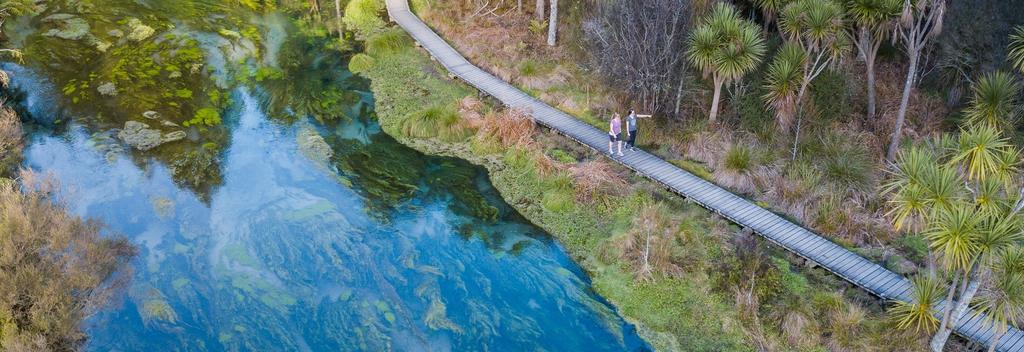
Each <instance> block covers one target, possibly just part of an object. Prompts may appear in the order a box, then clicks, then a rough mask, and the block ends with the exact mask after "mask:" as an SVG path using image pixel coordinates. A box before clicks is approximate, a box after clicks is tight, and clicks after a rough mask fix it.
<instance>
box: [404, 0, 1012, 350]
mask: <svg viewBox="0 0 1024 352" xmlns="http://www.w3.org/2000/svg"><path fill="white" fill-rule="evenodd" d="M386 1H387V9H388V13H389V15H390V16H391V20H392V21H394V22H396V23H398V25H399V26H401V27H402V28H403V29H405V31H406V32H408V33H409V34H410V35H412V37H413V38H414V39H415V40H416V42H417V43H418V44H419V45H420V46H422V47H423V48H424V49H426V50H427V52H429V53H430V55H431V56H433V58H434V59H435V60H437V61H438V62H440V63H441V65H443V66H444V67H445V68H447V69H448V71H450V72H451V73H452V74H454V75H455V76H458V77H459V78H461V79H462V80H464V81H465V82H467V83H469V84H470V85H472V86H474V87H476V88H477V89H479V90H481V91H482V92H484V93H486V94H488V95H490V96H492V97H494V98H496V99H498V100H499V101H501V102H502V103H504V104H505V105H507V106H509V107H511V108H520V109H523V110H524V111H528V112H532V115H533V118H534V119H535V120H536V121H537V122H538V123H540V124H542V125H545V126H547V127H549V128H551V129H554V130H557V131H558V132H560V133H562V134H564V135H565V136H567V137H569V138H572V139H574V140H576V141H577V142H579V143H581V144H584V145H586V146H589V147H591V148H593V149H594V150H596V151H598V152H602V153H603V152H604V151H606V150H607V148H608V133H607V132H605V131H602V130H599V129H597V128H594V127H593V126H591V125H589V124H586V123H584V122H582V121H580V120H577V119H576V118H574V117H572V116H570V115H568V114H566V113H564V112H562V111H560V110H558V109H555V108H553V107H551V106H549V105H547V104H545V103H544V102H541V101H539V100H537V99H534V98H533V97H531V96H529V95H527V94H526V93H524V92H522V91H520V90H519V89H518V88H515V87H513V86H512V85H510V84H508V83H506V82H504V81H502V80H501V79H498V78H496V77H494V76H493V75H491V74H489V73H487V72H486V71H484V70H482V69H480V68H479V67H477V66H475V65H473V64H472V63H470V62H469V61H468V60H466V58H464V57H463V56H462V54H460V53H459V52H458V51H456V50H455V49H454V48H452V47H451V45H449V44H448V43H447V42H445V40H444V39H442V38H441V37H440V36H438V35H437V34H436V33H435V32H434V31H433V30H432V29H430V27H428V26H427V25H426V24H424V23H423V21H421V20H420V19H419V17H417V16H416V15H415V14H413V13H412V11H410V9H409V4H408V0H386ZM613 159H614V160H615V161H617V162H619V163H621V164H622V165H625V166H626V167H628V168H630V169H632V170H634V171H636V172H638V173H640V174H642V175H644V176H646V177H648V178H650V179H652V180H654V181H657V182H659V183H661V184H663V185H664V186H665V187H668V188H669V189H671V190H672V191H674V192H676V193H678V194H680V195H682V196H684V197H686V198H689V199H690V200H692V201H694V202H696V203H698V204H700V205H701V206H703V207H705V208H707V209H708V210H711V211H713V212H715V213H717V214H719V215H721V216H723V217H725V218H728V219H729V220H730V221H732V222H735V223H736V224H738V225H740V226H743V227H747V228H750V229H751V230H753V231H754V232H756V233H757V234H759V235H761V236H763V237H764V238H766V239H768V240H769V241H771V242H773V243H775V244H776V245H778V246H780V247H782V248H785V249H786V250H789V251H791V252H793V253H796V254H797V255H799V256H801V257H804V258H806V259H807V260H810V261H812V262H814V263H817V264H818V265H820V266H821V267H823V268H825V269H827V270H829V271H831V272H832V273H834V274H836V275H838V276H839V277H842V278H843V279H845V280H847V281H849V282H852V283H854V284H856V285H857V286H860V287H862V288H863V289H865V290H867V291H868V292H871V293H872V294H875V295H877V296H879V297H881V298H883V299H887V300H902V301H909V300H910V299H911V296H910V294H911V284H910V281H908V280H907V279H906V278H904V277H903V276H901V275H898V274H896V273H893V272H892V271H889V270H888V269H886V268H884V267H882V266H880V265H878V264H875V263H873V262H871V261H869V260H867V259H865V258H863V257H861V256H859V255H857V254H855V253H853V252H851V251H849V250H847V249H845V248H843V247H842V246H839V245H836V244H835V243H833V242H831V241H829V240H827V239H825V238H823V237H821V236H819V235H817V234H815V233H813V232H811V231H809V230H807V229H805V228H803V227H801V226H799V225H796V224H794V223H792V222H790V221H789V220H786V219H785V218H783V217H781V216H779V215H776V214H775V213H772V212H770V211H768V210H765V209H764V208H761V207H759V206H757V205H755V204H753V203H752V202H750V201H748V200H746V199H743V198H741V197H739V196H737V195H735V194H733V193H731V192H729V191H727V190H725V189H723V188H721V187H718V186H717V185H715V184H713V183H710V182H708V181H705V180H704V179H701V178H699V177H697V176H694V175H693V174H691V173H689V172H687V171H685V170H683V169H680V168H679V167H676V166H675V165H672V164H670V163H668V162H666V161H664V160H662V159H660V158H658V157H656V156H654V155H651V154H649V153H647V152H644V151H639V150H638V151H626V155H625V156H622V157H613ZM983 320H984V319H983V317H981V316H978V315H974V314H973V312H968V313H967V314H965V316H964V317H962V318H961V319H960V321H959V322H958V324H957V326H956V332H957V334H959V335H960V336H963V337H966V338H969V339H972V340H974V341H976V342H978V343H980V344H982V345H985V346H988V342H989V340H991V338H992V331H991V328H990V327H989V326H988V325H987V324H985V323H984V322H983ZM997 350H998V351H1007V352H1009V351H1024V333H1022V332H1021V331H1020V330H1018V329H1015V328H1012V327H1011V328H1010V331H1008V332H1007V333H1006V335H1004V336H1003V337H1002V338H1001V339H1000V340H999V344H998V346H997Z"/></svg>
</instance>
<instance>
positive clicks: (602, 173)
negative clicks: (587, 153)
mask: <svg viewBox="0 0 1024 352" xmlns="http://www.w3.org/2000/svg"><path fill="white" fill-rule="evenodd" d="M569 174H570V175H572V180H573V183H574V184H575V186H576V190H577V192H576V200H577V201H579V202H582V203H588V204H591V203H593V202H594V201H595V200H597V198H599V197H600V196H601V195H602V194H622V193H623V191H625V190H626V188H627V187H629V185H628V184H627V183H626V181H625V180H624V179H623V178H622V176H621V175H619V174H618V173H617V172H615V170H614V169H612V167H611V165H608V163H607V162H605V161H603V160H592V161H587V162H583V163H579V164H576V165H574V166H571V167H569Z"/></svg>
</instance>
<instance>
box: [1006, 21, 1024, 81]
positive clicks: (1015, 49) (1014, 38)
mask: <svg viewBox="0 0 1024 352" xmlns="http://www.w3.org/2000/svg"><path fill="white" fill-rule="evenodd" d="M1006 56H1007V59H1009V60H1010V64H1011V65H1013V67H1015V68H1017V70H1020V71H1021V72H1024V26H1017V27H1016V28H1014V30H1013V34H1012V35H1010V51H1009V52H1008V53H1007V55H1006Z"/></svg>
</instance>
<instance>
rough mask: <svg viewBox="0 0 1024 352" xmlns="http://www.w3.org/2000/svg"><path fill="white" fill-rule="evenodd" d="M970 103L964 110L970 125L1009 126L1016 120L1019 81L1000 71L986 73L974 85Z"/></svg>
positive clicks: (1019, 88)
mask: <svg viewBox="0 0 1024 352" xmlns="http://www.w3.org/2000/svg"><path fill="white" fill-rule="evenodd" d="M973 88H974V97H973V98H972V100H971V105H970V106H968V107H967V109H966V110H965V111H964V113H965V115H966V118H967V123H968V124H970V125H981V124H985V125H988V126H992V127H996V128H1010V127H1012V126H1013V123H1014V122H1015V121H1016V118H1017V116H1016V114H1017V109H1018V108H1019V106H1018V100H1017V97H1018V95H1019V94H1020V90H1021V87H1020V83H1019V82H1017V80H1016V79H1014V78H1013V76H1011V75H1010V74H1008V73H1006V72H1002V71H997V72H993V73H989V74H986V75H985V76H984V77H982V78H981V79H980V80H978V82H977V83H976V84H975V85H974V87H973Z"/></svg>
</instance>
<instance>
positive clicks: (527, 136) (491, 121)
mask: <svg viewBox="0 0 1024 352" xmlns="http://www.w3.org/2000/svg"><path fill="white" fill-rule="evenodd" d="M536 129H537V127H536V124H535V123H534V122H533V119H532V118H531V117H530V115H529V114H527V113H526V112H524V111H522V110H518V109H513V110H505V111H502V112H501V113H492V114H488V115H487V116H486V117H484V118H483V119H482V120H481V121H480V126H479V130H478V133H477V138H478V140H480V141H482V142H490V141H497V142H498V143H499V144H501V146H503V147H505V148H508V147H512V146H519V147H528V146H530V145H532V144H533V143H534V139H533V133H534V132H535V131H536Z"/></svg>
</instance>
